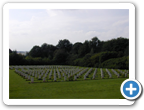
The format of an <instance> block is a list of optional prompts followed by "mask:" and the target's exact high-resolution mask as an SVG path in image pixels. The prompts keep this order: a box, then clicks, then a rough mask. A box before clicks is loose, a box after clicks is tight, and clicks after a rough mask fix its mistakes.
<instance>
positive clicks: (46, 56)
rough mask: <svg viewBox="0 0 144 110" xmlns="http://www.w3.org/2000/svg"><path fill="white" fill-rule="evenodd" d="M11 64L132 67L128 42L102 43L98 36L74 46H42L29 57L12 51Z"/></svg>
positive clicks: (62, 43) (65, 40)
mask: <svg viewBox="0 0 144 110" xmlns="http://www.w3.org/2000/svg"><path fill="white" fill-rule="evenodd" d="M9 59H10V60H9V64H10V65H74V66H84V67H98V68H119V69H128V68H129V39H127V38H122V37H119V38H117V39H111V40H108V41H100V40H99V39H98V38H97V37H93V38H92V39H91V40H85V42H83V43H81V42H76V43H74V44H72V43H71V42H70V41H69V40H67V39H63V40H59V42H58V44H57V45H56V46H54V45H50V44H47V43H43V44H42V45H41V46H37V45H35V46H33V48H32V49H31V50H30V51H29V52H28V53H27V54H26V56H24V55H20V54H17V51H16V50H14V51H12V50H11V49H9Z"/></svg>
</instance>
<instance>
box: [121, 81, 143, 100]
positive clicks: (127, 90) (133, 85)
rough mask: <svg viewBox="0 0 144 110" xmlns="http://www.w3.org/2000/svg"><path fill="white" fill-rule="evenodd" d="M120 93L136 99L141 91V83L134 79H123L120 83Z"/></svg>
mask: <svg viewBox="0 0 144 110" xmlns="http://www.w3.org/2000/svg"><path fill="white" fill-rule="evenodd" d="M121 93H122V95H123V96H124V97H125V98H127V99H136V98H137V97H138V96H139V95H140V93H141V85H140V83H139V82H138V81H136V80H130V79H127V80H125V81H124V82H123V83H122V85H121Z"/></svg>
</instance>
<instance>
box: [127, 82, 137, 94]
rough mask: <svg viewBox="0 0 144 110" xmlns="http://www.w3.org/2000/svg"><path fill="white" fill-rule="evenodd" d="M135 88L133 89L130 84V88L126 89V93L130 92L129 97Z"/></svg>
mask: <svg viewBox="0 0 144 110" xmlns="http://www.w3.org/2000/svg"><path fill="white" fill-rule="evenodd" d="M136 90H137V88H133V84H130V88H126V91H130V95H133V91H136Z"/></svg>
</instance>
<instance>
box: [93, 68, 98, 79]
mask: <svg viewBox="0 0 144 110" xmlns="http://www.w3.org/2000/svg"><path fill="white" fill-rule="evenodd" d="M96 73H97V68H96V69H95V71H94V73H93V79H95V77H96Z"/></svg>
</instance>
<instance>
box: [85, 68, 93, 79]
mask: <svg viewBox="0 0 144 110" xmlns="http://www.w3.org/2000/svg"><path fill="white" fill-rule="evenodd" d="M92 70H93V69H92V68H91V69H89V71H87V72H86V74H85V75H84V80H86V78H87V76H88V75H89V74H90V73H91V71H92Z"/></svg>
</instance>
